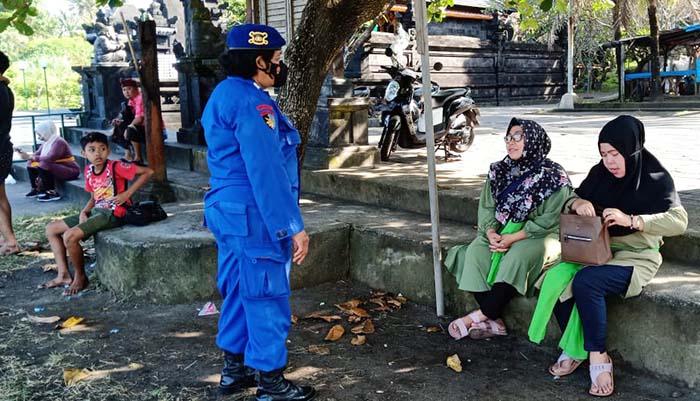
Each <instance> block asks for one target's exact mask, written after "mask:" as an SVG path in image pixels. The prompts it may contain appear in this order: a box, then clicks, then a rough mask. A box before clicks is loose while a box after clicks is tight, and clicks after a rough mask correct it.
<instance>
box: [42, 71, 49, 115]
mask: <svg viewBox="0 0 700 401" xmlns="http://www.w3.org/2000/svg"><path fill="white" fill-rule="evenodd" d="M48 65H49V63H48V62H47V61H46V60H41V68H42V69H43V70H44V87H45V88H46V110H47V113H48V114H51V104H50V102H49V81H48V80H47V79H46V67H48Z"/></svg>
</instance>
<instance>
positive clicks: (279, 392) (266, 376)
mask: <svg viewBox="0 0 700 401" xmlns="http://www.w3.org/2000/svg"><path fill="white" fill-rule="evenodd" d="M282 371H284V368H282V369H277V370H273V371H272V372H263V371H258V392H257V393H256V394H255V399H256V400H257V401H307V400H310V399H312V398H314V396H316V390H314V388H313V387H311V386H297V385H296V384H294V383H292V382H290V381H289V380H287V379H285V378H284V376H283V375H282Z"/></svg>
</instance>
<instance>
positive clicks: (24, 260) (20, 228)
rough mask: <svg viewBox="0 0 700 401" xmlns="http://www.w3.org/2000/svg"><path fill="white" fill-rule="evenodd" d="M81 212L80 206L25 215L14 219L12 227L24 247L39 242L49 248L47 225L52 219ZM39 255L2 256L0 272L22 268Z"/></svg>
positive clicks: (32, 245)
mask: <svg viewBox="0 0 700 401" xmlns="http://www.w3.org/2000/svg"><path fill="white" fill-rule="evenodd" d="M78 212H80V209H78V208H75V207H73V208H66V209H63V210H59V211H58V212H54V213H47V214H42V215H39V216H23V217H19V218H15V219H13V220H12V228H13V229H14V231H15V236H16V237H17V242H18V243H19V244H20V246H21V247H22V248H23V249H26V248H27V246H30V247H34V245H35V244H38V245H39V246H41V248H43V249H48V242H47V240H46V233H45V230H46V225H47V224H49V223H50V222H51V221H52V220H54V219H57V218H63V217H66V216H70V215H73V214H77V213H78ZM37 257H38V255H34V254H29V255H26V254H25V255H10V256H0V272H6V271H11V270H17V269H22V268H24V267H26V266H27V265H28V264H29V263H31V262H33V261H35V260H36V259H37Z"/></svg>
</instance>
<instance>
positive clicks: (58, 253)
mask: <svg viewBox="0 0 700 401" xmlns="http://www.w3.org/2000/svg"><path fill="white" fill-rule="evenodd" d="M68 229H69V228H68V226H67V225H66V223H65V222H64V221H63V220H55V221H52V222H51V223H49V224H48V225H47V226H46V238H48V239H49V245H50V246H51V251H52V252H53V257H54V259H56V265H57V266H58V274H57V275H56V278H54V279H53V280H50V281H47V282H45V283H44V284H42V285H41V286H40V287H41V288H53V287H59V286H63V285H66V284H70V283H71V282H72V281H73V277H72V276H71V275H70V271H69V270H68V259H67V258H66V247H65V245H63V233H65V232H66V231H68Z"/></svg>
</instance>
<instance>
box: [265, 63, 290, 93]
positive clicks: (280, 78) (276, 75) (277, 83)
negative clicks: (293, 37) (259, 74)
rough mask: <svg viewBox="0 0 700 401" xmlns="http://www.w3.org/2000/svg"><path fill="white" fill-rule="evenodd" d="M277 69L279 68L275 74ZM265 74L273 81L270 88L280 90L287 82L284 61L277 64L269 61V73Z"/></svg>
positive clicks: (286, 70)
mask: <svg viewBox="0 0 700 401" xmlns="http://www.w3.org/2000/svg"><path fill="white" fill-rule="evenodd" d="M277 67H279V72H277V71H278V68H277ZM265 72H266V73H267V75H269V76H270V78H272V79H273V80H274V84H273V85H272V86H274V87H275V88H281V87H282V86H284V84H285V83H286V82H287V73H288V72H289V67H287V64H285V63H284V61H280V63H279V64H275V63H273V62H271V61H270V69H269V71H265Z"/></svg>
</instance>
